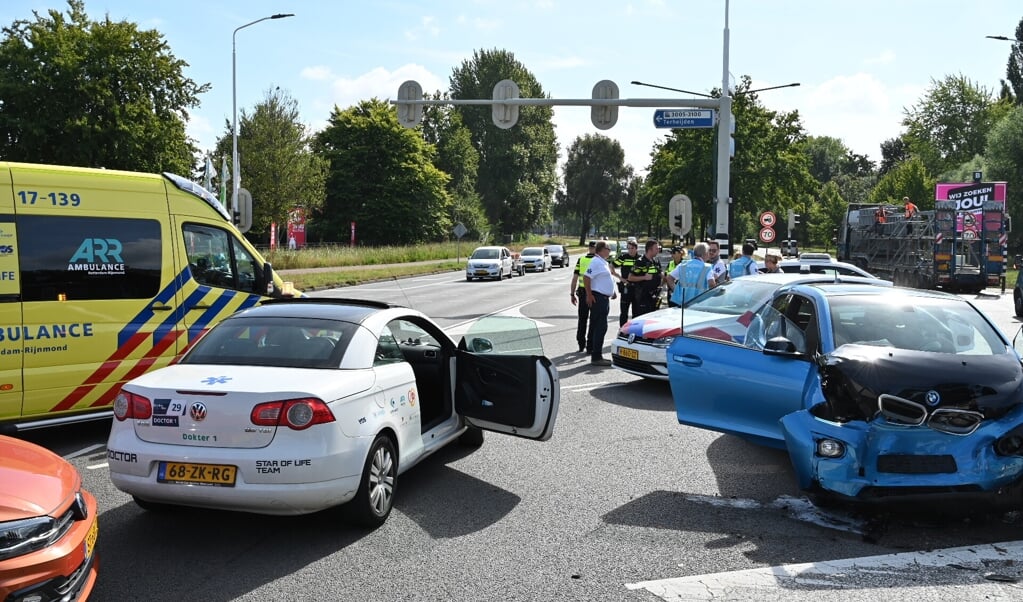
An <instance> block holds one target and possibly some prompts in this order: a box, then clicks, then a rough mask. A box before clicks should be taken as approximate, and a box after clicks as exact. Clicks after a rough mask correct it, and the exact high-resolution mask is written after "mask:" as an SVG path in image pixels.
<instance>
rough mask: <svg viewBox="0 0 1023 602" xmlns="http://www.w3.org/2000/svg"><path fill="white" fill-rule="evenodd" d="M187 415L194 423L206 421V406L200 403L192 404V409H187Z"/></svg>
mask: <svg viewBox="0 0 1023 602" xmlns="http://www.w3.org/2000/svg"><path fill="white" fill-rule="evenodd" d="M188 415H189V416H191V417H192V420H194V421H196V422H202V421H203V420H206V404H204V403H201V402H196V403H193V404H192V407H190V408H188Z"/></svg>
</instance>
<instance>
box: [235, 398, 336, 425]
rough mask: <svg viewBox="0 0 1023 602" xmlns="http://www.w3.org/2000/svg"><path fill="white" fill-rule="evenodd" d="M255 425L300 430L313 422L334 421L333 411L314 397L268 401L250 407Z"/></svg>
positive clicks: (251, 417)
mask: <svg viewBox="0 0 1023 602" xmlns="http://www.w3.org/2000/svg"><path fill="white" fill-rule="evenodd" d="M250 419H251V420H252V424H255V425H256V426H286V427H288V428H290V429H293V430H296V431H300V430H302V429H307V428H309V427H310V426H312V425H314V424H324V423H327V422H334V413H333V412H331V411H330V408H328V407H327V404H325V403H323V401H322V400H320V399H317V398H315V397H306V398H303V399H289V400H287V401H268V402H266V403H261V404H259V405H257V406H256V407H254V408H252V414H251V415H250Z"/></svg>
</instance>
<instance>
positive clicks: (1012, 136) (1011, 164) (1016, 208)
mask: <svg viewBox="0 0 1023 602" xmlns="http://www.w3.org/2000/svg"><path fill="white" fill-rule="evenodd" d="M984 157H985V159H986V160H987V171H986V172H985V174H984V175H985V178H984V179H985V180H988V181H1004V182H1006V189H1007V195H1008V196H1007V198H1006V207H1007V211H1008V212H1009V216H1010V217H1011V218H1012V221H1013V223H1014V224H1017V225H1016V227H1015V228H1013V231H1012V232H1011V233H1010V234H1009V247H1010V248H1011V249H1012V250H1013V253H1019V252H1021V251H1023V234H1021V230H1023V228H1021V227H1020V226H1019V224H1023V106H1018V107H1016V108H1014V109H1013V110H1012V111H1011V112H1010V113H1009V114H1008V115H1006V116H1005V117H1004V118H1003V119H1002V120H1001V121H999V122H998V123H997V124H995V127H993V128H991V133H990V134H989V135H988V139H987V149H986V151H985V153H984Z"/></svg>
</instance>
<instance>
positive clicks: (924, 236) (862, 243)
mask: <svg viewBox="0 0 1023 602" xmlns="http://www.w3.org/2000/svg"><path fill="white" fill-rule="evenodd" d="M996 190H998V191H999V192H1000V193H1001V194H995V191H996ZM936 196H937V197H938V198H937V199H936V200H935V202H934V209H931V210H925V211H919V212H917V213H916V214H915V215H913V216H911V217H907V216H906V215H905V211H904V209H903V208H902V207H901V206H896V205H887V204H850V205H849V208H848V211H847V212H846V215H845V219H844V220H843V224H842V228H841V229H840V230H839V233H838V256H839V259H841V260H842V261H847V262H849V263H853V264H855V265H857V266H859V267H861V268H863V269H864V270H867V271H869V272H871V273H873V274H874V275H876V276H878V277H881V278H884V279H886V280H891V281H892V282H893V283H895V285H896V286H909V287H913V288H921V289H942V290H947V291H952V292H980V291H982V290H983V289H984V288H987V287H997V286H1001V287H1002V292H1004V291H1005V269H1006V254H1007V243H1008V238H1007V232H1008V220H1007V218H1006V213H1005V183H1004V182H997V183H976V184H961V185H954V184H939V185H938V189H937V192H936ZM999 197H1000V198H999Z"/></svg>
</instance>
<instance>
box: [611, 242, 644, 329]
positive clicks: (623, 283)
mask: <svg viewBox="0 0 1023 602" xmlns="http://www.w3.org/2000/svg"><path fill="white" fill-rule="evenodd" d="M638 259H639V243H637V242H636V241H634V240H632V239H630V240H629V242H628V244H627V245H626V247H625V250H624V251H622V252H621V253H620V254H619V255H618V257H616V258H615V260H614V263H613V264H612V265H614V267H615V268H617V270H618V275H619V277H620V278H621V280H619V281H618V294H619V295H621V297H622V300H621V311H620V312H619V314H618V325H619V326H624V325H625V323H626V322H628V321H629V307H630V306H632V307H633V315H636V314H635V311H636V310H635V301H634V300H633V290H634V289H635V288H636V287H635V286H634V285H633V284H632V282H631V281H630V280H629V273H631V272H632V266H634V265H636V261H637V260H638Z"/></svg>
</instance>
